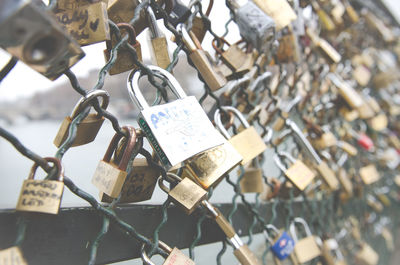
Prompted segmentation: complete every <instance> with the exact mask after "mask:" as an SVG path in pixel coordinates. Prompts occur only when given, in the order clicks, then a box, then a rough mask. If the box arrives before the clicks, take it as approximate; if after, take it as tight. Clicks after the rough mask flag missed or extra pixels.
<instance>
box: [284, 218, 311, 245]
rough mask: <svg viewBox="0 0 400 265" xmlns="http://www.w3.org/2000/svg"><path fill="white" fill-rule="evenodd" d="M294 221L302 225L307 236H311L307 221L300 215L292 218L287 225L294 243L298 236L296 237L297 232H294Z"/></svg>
mask: <svg viewBox="0 0 400 265" xmlns="http://www.w3.org/2000/svg"><path fill="white" fill-rule="evenodd" d="M296 223H298V224H301V225H303V227H304V230H305V232H306V236H307V237H309V236H312V233H311V230H310V227H309V226H308V224H307V222H306V221H305V220H304V219H303V218H301V217H296V218H294V219H293V221H292V223H291V224H290V227H289V229H290V234H291V235H292V238H293V240H294V242H295V243H297V242H298V238H297V234H296Z"/></svg>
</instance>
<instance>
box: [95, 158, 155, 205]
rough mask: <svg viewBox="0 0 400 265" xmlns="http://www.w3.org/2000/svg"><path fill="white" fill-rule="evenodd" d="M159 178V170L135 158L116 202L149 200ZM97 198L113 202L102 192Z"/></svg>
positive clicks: (141, 159) (143, 159)
mask: <svg viewBox="0 0 400 265" xmlns="http://www.w3.org/2000/svg"><path fill="white" fill-rule="evenodd" d="M159 176H160V170H159V169H157V168H156V167H151V166H149V164H148V163H147V161H146V159H145V158H135V159H134V160H133V162H132V169H131V170H130V172H129V174H128V175H127V176H126V179H125V182H124V185H123V186H122V190H121V196H120V197H119V200H118V202H119V203H132V202H141V201H147V200H150V199H151V196H152V195H153V192H154V188H155V186H156V184H157V179H158V177H159ZM99 197H100V200H101V201H102V202H108V203H111V202H112V200H113V198H111V197H110V196H108V195H107V194H105V193H103V192H101V193H100V196H99Z"/></svg>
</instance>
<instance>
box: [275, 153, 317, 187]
mask: <svg viewBox="0 0 400 265" xmlns="http://www.w3.org/2000/svg"><path fill="white" fill-rule="evenodd" d="M279 156H283V157H286V158H287V159H288V160H289V161H290V162H291V163H292V165H291V166H290V167H289V168H288V169H286V168H285V166H284V165H283V164H282V161H281V160H280V158H279ZM274 162H275V164H276V165H277V166H278V168H279V169H280V170H282V172H284V173H285V175H286V177H287V178H288V180H289V181H290V182H291V183H293V185H295V186H296V188H298V189H299V190H301V191H303V190H304V189H305V188H306V187H307V186H308V185H309V184H310V183H311V182H312V181H313V179H314V178H315V174H314V172H313V171H311V170H310V169H309V168H308V167H307V166H306V165H305V164H304V163H303V162H301V161H300V160H298V159H297V160H296V159H294V158H293V157H292V156H291V155H290V154H289V153H286V152H281V153H279V154H275V155H274Z"/></svg>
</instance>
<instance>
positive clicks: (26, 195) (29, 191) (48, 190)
mask: <svg viewBox="0 0 400 265" xmlns="http://www.w3.org/2000/svg"><path fill="white" fill-rule="evenodd" d="M63 191H64V182H62V181H57V180H35V179H27V180H24V183H23V184H22V188H21V192H20V196H19V199H18V203H17V207H16V210H17V211H24V212H39V213H49V214H58V210H59V209H60V204H61V198H62V195H63Z"/></svg>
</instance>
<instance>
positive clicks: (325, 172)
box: [286, 119, 339, 191]
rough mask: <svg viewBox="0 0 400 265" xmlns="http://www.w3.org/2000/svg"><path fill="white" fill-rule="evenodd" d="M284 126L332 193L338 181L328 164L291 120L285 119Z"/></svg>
mask: <svg viewBox="0 0 400 265" xmlns="http://www.w3.org/2000/svg"><path fill="white" fill-rule="evenodd" d="M286 125H288V126H289V127H290V129H291V130H292V131H293V132H294V136H295V139H297V140H298V142H299V144H300V145H302V146H303V147H304V149H305V150H306V151H307V153H308V154H309V156H310V158H312V159H313V160H314V161H315V163H316V164H317V166H316V168H317V170H318V172H319V174H320V175H321V177H322V178H323V180H324V181H325V183H326V184H327V185H328V187H329V189H330V190H332V191H334V190H337V189H338V188H339V181H338V180H337V178H336V176H335V173H334V172H333V170H332V169H330V168H329V166H328V164H327V163H326V162H325V161H323V160H322V159H321V158H320V157H319V155H318V154H317V152H316V151H315V150H314V148H313V147H312V145H311V143H310V142H309V141H308V140H307V138H306V137H305V136H304V134H303V132H302V131H301V130H300V128H299V127H298V126H297V124H296V123H295V122H293V121H292V120H290V119H287V120H286Z"/></svg>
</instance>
